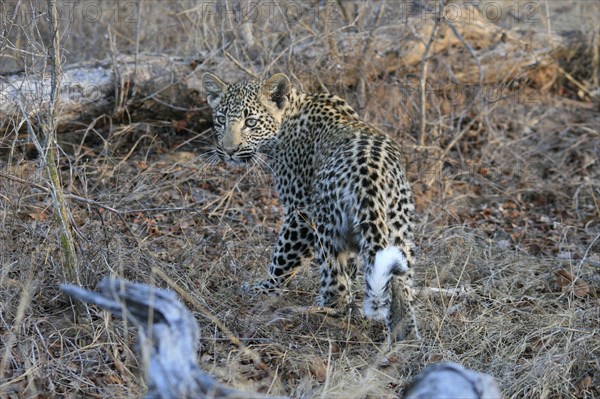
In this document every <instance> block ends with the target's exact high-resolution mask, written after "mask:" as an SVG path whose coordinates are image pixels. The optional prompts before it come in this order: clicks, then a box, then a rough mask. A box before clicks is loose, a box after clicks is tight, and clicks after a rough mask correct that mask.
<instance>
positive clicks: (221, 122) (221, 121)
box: [215, 115, 227, 125]
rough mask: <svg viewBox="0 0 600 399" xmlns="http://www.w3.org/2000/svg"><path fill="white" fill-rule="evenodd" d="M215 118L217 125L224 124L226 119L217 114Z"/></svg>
mask: <svg viewBox="0 0 600 399" xmlns="http://www.w3.org/2000/svg"><path fill="white" fill-rule="evenodd" d="M215 119H216V121H217V123H218V124H219V125H224V124H225V122H226V121H227V119H226V118H225V117H224V116H223V115H218V116H217V117H216V118H215Z"/></svg>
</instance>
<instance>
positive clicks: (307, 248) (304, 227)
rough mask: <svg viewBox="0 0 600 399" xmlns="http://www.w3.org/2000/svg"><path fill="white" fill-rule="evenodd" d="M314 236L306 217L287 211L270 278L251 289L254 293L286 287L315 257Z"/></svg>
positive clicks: (268, 291) (270, 269)
mask: <svg viewBox="0 0 600 399" xmlns="http://www.w3.org/2000/svg"><path fill="white" fill-rule="evenodd" d="M313 247H314V234H313V230H312V228H311V227H310V225H309V224H308V222H307V219H306V217H305V216H304V215H303V214H301V213H300V212H297V211H295V210H291V211H287V212H286V216H285V220H284V222H283V225H282V226H281V231H280V232H279V238H278V239H277V244H276V245H275V250H274V251H273V259H272V260H271V264H270V266H269V278H267V279H266V280H263V281H260V282H258V283H256V284H254V285H253V286H252V287H250V290H251V291H252V293H265V292H266V293H274V292H276V291H277V290H278V289H279V288H282V287H285V286H286V285H287V283H288V282H289V281H290V279H291V278H292V277H293V276H294V274H295V273H296V271H297V269H298V268H299V267H300V266H301V265H302V261H303V260H304V259H306V258H310V257H312V256H313Z"/></svg>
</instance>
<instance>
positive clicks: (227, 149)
mask: <svg viewBox="0 0 600 399" xmlns="http://www.w3.org/2000/svg"><path fill="white" fill-rule="evenodd" d="M239 149H240V144H238V145H233V146H231V147H228V146H225V145H224V146H223V151H225V153H226V154H227V155H229V156H231V155H233V154H235V153H236V152H237V151H238V150H239Z"/></svg>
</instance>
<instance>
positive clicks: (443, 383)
mask: <svg viewBox="0 0 600 399" xmlns="http://www.w3.org/2000/svg"><path fill="white" fill-rule="evenodd" d="M404 397H405V399H443V398H462V399H500V390H499V389H498V386H497V385H496V381H494V378H493V377H492V376H490V375H487V374H482V373H477V372H475V371H473V370H469V369H466V368H464V367H463V366H461V365H459V364H456V363H440V364H434V365H431V366H428V367H426V368H425V370H423V372H422V373H421V374H419V375H418V376H417V377H416V378H415V379H414V381H413V382H412V384H411V386H410V387H409V388H408V389H407V391H406V394H405V396H404Z"/></svg>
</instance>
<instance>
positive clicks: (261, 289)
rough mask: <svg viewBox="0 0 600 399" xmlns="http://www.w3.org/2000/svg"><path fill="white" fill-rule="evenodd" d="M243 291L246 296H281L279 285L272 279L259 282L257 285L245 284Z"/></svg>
mask: <svg viewBox="0 0 600 399" xmlns="http://www.w3.org/2000/svg"><path fill="white" fill-rule="evenodd" d="M242 291H243V293H244V294H246V295H250V296H257V295H261V294H269V295H280V293H281V291H280V289H279V285H278V284H277V283H276V282H275V281H273V280H272V279H267V280H263V281H258V282H255V283H244V284H243V285H242Z"/></svg>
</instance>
